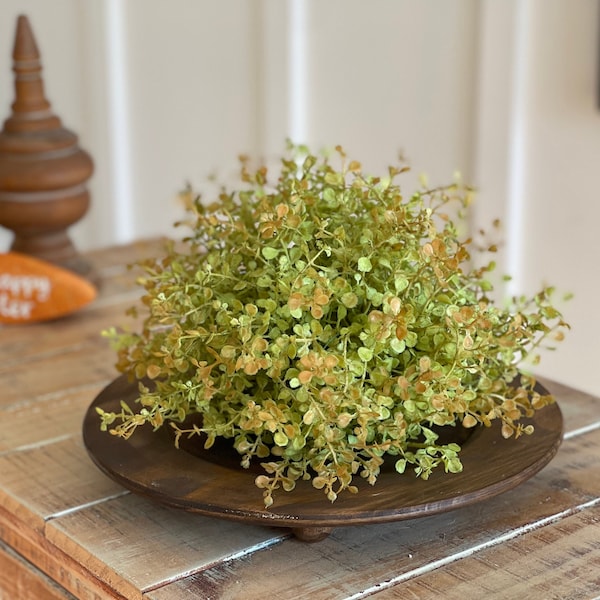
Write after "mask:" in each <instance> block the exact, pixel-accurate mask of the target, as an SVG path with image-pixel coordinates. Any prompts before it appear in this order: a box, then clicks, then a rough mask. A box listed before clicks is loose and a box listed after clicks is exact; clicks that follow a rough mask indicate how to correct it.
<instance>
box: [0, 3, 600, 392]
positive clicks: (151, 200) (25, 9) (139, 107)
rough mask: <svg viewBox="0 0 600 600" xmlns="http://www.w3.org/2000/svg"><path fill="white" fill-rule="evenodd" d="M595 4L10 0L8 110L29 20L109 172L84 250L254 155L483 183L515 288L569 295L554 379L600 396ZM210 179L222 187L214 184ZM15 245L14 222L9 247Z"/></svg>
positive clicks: (1, 51) (4, 62) (158, 229)
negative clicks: (342, 153) (304, 151)
mask: <svg viewBox="0 0 600 600" xmlns="http://www.w3.org/2000/svg"><path fill="white" fill-rule="evenodd" d="M597 11H598V6H597V2H596V0H454V1H453V2H444V1H442V0H429V1H426V2H424V1H422V0H371V1H370V2H365V1H364V0H253V1H248V0H221V1H220V2H214V1H211V0H195V1H194V2H190V1H189V0H170V1H169V2H165V1H164V0H163V1H160V0H126V1H125V0H94V1H92V0H52V2H49V1H48V0H3V1H2V4H0V111H1V113H0V114H1V115H2V117H4V116H5V115H7V114H8V106H9V103H10V102H11V100H12V80H11V72H10V52H11V46H12V40H13V32H14V21H15V18H16V15H17V14H19V13H26V14H27V15H28V16H29V17H30V20H31V22H32V25H33V28H34V32H35V34H36V37H37V39H38V43H39V46H40V49H41V51H42V57H43V63H44V75H45V80H46V89H47V93H48V97H49V99H50V100H51V102H52V103H53V107H54V109H55V111H56V112H57V113H58V114H59V116H61V117H62V118H63V120H64V122H65V124H66V125H67V126H69V127H70V128H72V129H73V130H75V131H76V132H77V133H78V134H79V135H80V138H81V144H82V146H83V147H85V148H86V149H87V150H89V151H90V152H91V154H92V155H93V157H94V159H95V163H96V173H95V175H94V177H93V180H92V182H91V184H90V187H91V191H92V194H93V200H92V202H93V204H92V209H91V211H90V213H89V214H88V215H87V216H86V218H85V219H84V220H83V221H82V222H81V223H80V224H78V225H77V226H75V227H74V228H73V236H74V238H75V240H76V242H77V244H78V245H79V247H81V248H82V249H85V248H93V247H97V246H103V245H107V244H112V243H116V242H124V241H128V240H131V239H135V238H137V237H146V236H151V235H156V234H171V233H173V230H172V228H171V224H172V222H173V221H174V220H176V219H177V218H178V217H179V215H180V207H179V205H178V203H177V201H176V200H175V196H176V193H177V191H178V190H179V189H181V187H182V186H183V185H184V183H185V182H186V181H187V180H190V181H192V182H193V183H195V184H196V185H200V186H201V187H207V186H206V177H207V175H208V174H210V173H212V172H215V171H216V172H217V174H218V175H219V177H220V178H221V179H225V180H231V179H233V176H234V175H235V172H236V168H237V161H236V157H237V155H238V154H239V153H242V152H244V153H250V154H252V155H254V156H258V157H262V158H263V159H264V160H266V161H267V162H268V163H272V162H273V161H274V159H275V158H276V156H277V155H278V154H279V153H280V152H281V150H282V149H283V146H284V139H285V138H286V137H288V136H289V137H292V138H293V139H295V140H296V141H299V142H307V143H309V144H310V145H312V146H313V147H314V148H319V147H321V146H323V145H328V146H332V145H335V144H338V143H341V144H342V145H343V146H344V147H345V148H346V150H347V151H348V152H349V153H350V154H351V155H352V156H353V157H355V158H357V159H359V160H361V161H362V162H363V163H364V164H365V165H366V167H367V168H368V169H370V170H373V171H378V170H381V169H383V168H384V167H385V166H387V165H388V164H389V163H391V162H393V161H394V160H395V159H396V156H397V154H398V152H399V151H402V152H403V153H404V154H405V156H406V157H407V158H408V159H409V161H410V163H411V164H412V165H413V168H414V175H413V176H411V177H412V178H411V177H409V178H407V185H408V184H411V183H412V182H413V181H414V179H415V178H416V175H417V174H418V173H421V172H426V173H427V174H428V176H429V180H430V181H431V183H435V184H437V183H444V182H447V181H448V180H450V179H451V177H452V175H453V173H454V171H455V170H460V171H462V172H463V174H464V175H465V178H466V179H467V180H470V181H472V182H473V183H475V184H476V185H477V186H478V187H479V189H480V194H479V200H478V203H477V204H476V212H475V215H474V221H473V225H474V228H475V229H476V228H478V227H480V226H487V225H488V224H489V223H490V222H491V220H492V219H494V218H496V217H501V218H502V219H503V221H504V224H505V226H504V231H503V236H504V239H505V245H504V248H503V250H502V252H501V254H500V256H499V259H500V270H501V271H508V272H510V273H512V274H513V275H515V278H514V280H513V283H512V284H511V287H510V288H509V290H508V291H509V292H511V293H512V292H515V293H520V292H523V291H527V292H532V291H535V290H537V289H538V288H539V286H540V285H541V284H542V283H543V282H552V283H554V284H556V286H557V287H558V288H559V289H560V290H564V291H571V292H573V293H574V294H575V299H574V300H573V301H572V302H571V303H570V304H568V305H567V306H565V308H564V310H565V314H566V316H567V319H568V320H569V321H570V322H571V323H572V325H573V332H572V333H571V335H570V336H569V337H568V339H567V342H565V343H564V344H563V346H562V347H561V348H560V352H558V353H557V354H556V356H555V357H554V356H550V357H545V358H544V361H543V362H542V365H541V367H540V371H541V372H542V373H546V374H550V375H551V376H553V377H554V378H556V379H559V380H561V381H563V382H565V383H571V384H574V385H576V386H578V387H581V388H583V389H587V390H589V391H594V392H596V393H600V382H598V381H596V378H595V372H594V371H595V368H596V366H597V364H598V362H599V359H600V352H599V351H598V349H597V345H596V340H597V339H600V319H599V318H596V317H594V308H595V307H594V306H593V303H594V298H595V297H596V295H597V294H600V283H598V281H597V278H596V275H595V274H596V272H597V270H598V269H597V267H596V264H595V263H596V258H595V257H596V255H597V250H596V243H595V228H596V225H597V223H598V222H599V216H600V215H599V211H600V203H599V202H598V201H597V200H596V198H595V195H596V193H597V192H595V190H597V189H598V184H599V183H600V182H599V181H598V178H600V169H598V168H597V167H596V165H598V164H599V160H598V159H600V110H599V109H598V108H597V105H596V92H595V89H596V72H597V70H598V64H597V54H598V52H597V49H598V35H599V34H598V31H597V27H596V24H597V22H598V13H597ZM207 189H209V188H208V187H207ZM9 238H10V236H9V235H8V234H7V233H6V232H1V231H0V250H2V249H3V248H7V247H8V243H9Z"/></svg>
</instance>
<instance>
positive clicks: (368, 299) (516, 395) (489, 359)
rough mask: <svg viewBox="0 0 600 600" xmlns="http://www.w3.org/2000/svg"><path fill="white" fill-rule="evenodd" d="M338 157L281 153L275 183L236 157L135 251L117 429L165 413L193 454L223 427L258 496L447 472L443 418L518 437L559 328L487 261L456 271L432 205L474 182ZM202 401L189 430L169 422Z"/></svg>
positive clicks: (118, 337)
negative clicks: (214, 195)
mask: <svg viewBox="0 0 600 600" xmlns="http://www.w3.org/2000/svg"><path fill="white" fill-rule="evenodd" d="M336 150H337V152H336V153H335V154H334V156H333V158H326V157H323V158H318V157H316V156H313V155H311V154H310V153H308V151H307V150H305V149H302V148H298V147H293V148H292V149H291V152H290V153H289V154H288V155H286V157H285V158H283V159H282V162H281V171H280V174H279V178H278V179H277V181H276V182H273V183H272V187H271V185H270V184H269V182H268V177H267V170H266V168H260V169H258V170H257V171H255V172H251V171H250V169H249V167H248V164H247V162H246V161H243V163H242V181H243V184H242V185H241V186H240V188H241V189H240V190H238V191H235V192H229V191H226V190H224V191H222V193H221V194H220V195H219V197H218V201H216V202H215V203H213V204H209V205H205V204H204V203H203V202H202V201H201V198H200V197H199V196H194V193H193V192H192V191H191V190H188V191H187V194H186V197H187V200H188V202H187V204H188V209H189V215H190V221H189V222H188V223H187V224H188V225H189V226H190V227H191V234H190V236H189V237H188V238H186V239H185V240H184V243H183V248H181V246H178V245H177V244H175V243H170V244H169V245H168V247H167V248H166V250H165V254H164V256H162V257H161V258H158V259H155V260H154V259H153V260H149V261H145V262H143V263H141V264H142V266H143V268H144V270H145V276H144V277H142V278H140V284H141V285H142V286H143V287H144V288H145V295H144V296H143V298H142V304H143V305H144V311H145V318H144V322H143V328H142V329H141V331H140V332H139V333H127V332H123V331H119V332H117V331H115V330H114V329H112V330H111V331H110V332H108V335H109V336H110V337H111V338H112V340H113V343H114V345H115V347H116V348H117V352H118V364H117V367H118V369H119V370H120V371H122V372H125V373H129V374H130V376H131V377H132V378H135V379H137V380H139V381H140V383H139V398H138V403H139V405H138V406H137V408H136V409H135V410H134V409H133V408H131V407H129V406H127V405H125V404H123V405H122V410H121V411H120V412H119V413H105V412H103V411H99V412H100V415H101V422H102V427H103V428H104V429H110V431H111V433H113V434H115V435H119V436H122V437H125V438H126V437H128V436H129V435H131V434H132V433H133V432H134V430H135V429H136V427H138V426H140V425H142V424H144V423H149V424H150V426H152V427H154V428H158V427H161V426H162V425H163V423H165V422H171V425H172V426H173V427H174V428H175V430H176V443H177V442H178V441H179V437H180V436H181V435H194V434H202V435H204V436H206V442H205V446H206V447H207V448H208V447H210V446H211V445H212V444H213V443H214V441H215V439H216V438H217V437H223V438H230V439H231V441H232V444H233V446H234V447H235V448H236V450H237V451H238V452H239V454H240V455H241V456H240V461H241V465H242V466H244V467H248V466H249V465H250V462H251V461H254V460H257V461H260V462H261V464H262V468H263V469H264V473H263V474H261V475H259V476H258V477H257V478H256V485H257V486H258V487H259V488H261V489H262V490H263V495H264V502H265V506H267V507H268V506H270V505H271V504H272V503H273V493H274V491H275V490H277V489H278V488H283V490H285V491H291V490H293V489H294V487H295V485H296V482H297V481H298V480H299V479H306V480H311V481H312V485H313V486H314V487H315V488H317V489H322V490H323V491H324V492H325V494H326V496H327V498H328V499H329V500H331V501H332V502H333V501H334V500H335V499H336V497H337V495H338V494H339V493H340V492H341V491H342V490H348V491H349V492H357V491H358V490H357V487H356V485H355V484H356V481H355V477H357V476H358V477H363V478H366V479H367V480H368V482H369V483H371V484H375V483H376V480H377V477H378V474H379V473H380V469H381V467H382V464H383V461H384V458H386V457H393V458H391V459H390V460H392V462H393V463H395V468H396V471H398V473H403V472H404V471H405V469H407V468H409V467H410V468H412V469H414V471H415V473H416V474H417V475H419V476H421V477H422V478H424V479H427V478H428V476H429V475H430V474H431V472H432V470H433V469H434V468H436V467H437V466H439V465H441V467H442V468H443V469H444V470H445V471H446V472H449V473H456V472H459V471H461V470H462V465H461V462H460V447H459V445H458V444H456V443H447V444H443V443H440V441H439V439H438V434H437V433H436V432H437V431H439V428H440V427H455V426H456V425H459V424H461V425H462V426H463V427H466V428H470V427H474V426H476V425H478V424H481V425H483V426H489V425H490V424H491V422H492V421H493V420H495V419H499V420H501V422H502V427H501V432H502V435H503V436H504V437H505V438H508V437H511V436H513V435H514V436H515V437H516V436H519V435H521V434H523V433H527V434H528V433H531V432H532V427H531V426H530V425H527V426H524V425H522V424H521V423H520V419H521V417H523V416H531V415H532V414H533V411H534V410H535V409H539V408H541V407H543V406H544V405H546V404H547V403H549V402H551V401H552V398H551V397H549V396H542V395H540V394H539V393H538V392H537V391H535V390H534V389H533V387H534V383H535V381H534V378H533V377H532V376H526V375H523V374H522V373H520V370H519V366H520V365H521V364H522V362H523V361H524V360H525V359H526V358H528V357H529V359H531V358H532V357H533V355H534V354H535V353H536V348H538V347H539V346H540V344H541V343H542V342H543V341H544V340H547V339H549V338H550V337H552V338H556V339H560V337H562V329H563V328H564V327H566V324H565V323H564V321H563V320H562V318H561V315H560V313H559V312H558V311H557V310H556V309H555V308H554V307H553V306H552V304H551V301H550V290H549V289H544V290H543V291H541V292H540V293H539V294H537V295H535V296H534V297H533V298H519V299H514V300H513V302H512V303H511V305H510V306H508V307H498V306H497V305H496V304H495V303H494V302H492V300H491V299H490V297H489V292H490V291H491V288H492V286H491V284H490V282H489V281H488V277H489V271H490V270H491V269H492V268H493V266H494V265H493V262H490V263H488V264H486V266H484V267H478V268H476V267H473V266H470V265H471V260H470V259H471V257H470V251H469V248H471V247H472V244H471V243H470V241H469V240H465V241H461V240H460V236H459V234H458V232H457V226H456V224H455V222H454V221H453V220H452V219H450V218H449V217H448V215H447V214H446V211H447V210H448V208H449V206H450V205H451V204H453V203H454V204H456V206H457V207H458V211H459V214H460V212H461V211H462V210H463V209H465V208H466V207H467V205H468V204H469V201H470V198H471V190H470V189H468V188H467V187H464V186H462V185H460V184H453V185H450V186H447V187H441V188H437V189H423V190H421V191H417V192H416V193H413V194H412V195H409V196H406V195H405V194H404V192H403V191H402V190H401V188H400V186H399V185H398V184H397V183H396V179H397V176H398V175H400V174H401V173H402V172H403V171H404V170H406V168H405V167H403V168H394V167H390V168H389V172H388V173H387V174H386V176H385V177H382V178H377V177H370V176H366V175H365V174H363V172H362V169H361V165H360V164H359V163H358V162H356V161H350V160H348V159H347V157H346V155H345V153H344V151H343V150H342V149H341V148H339V147H338V148H337V149H336ZM334 164H335V165H337V167H338V168H335V166H334ZM134 312H135V308H134ZM149 382H151V384H150V383H149ZM196 413H197V414H200V415H201V417H202V425H201V426H198V425H194V426H190V427H186V426H185V425H183V426H182V425H181V423H182V422H183V421H184V420H185V419H186V418H187V417H188V416H190V415H192V414H196ZM399 476H400V475H399Z"/></svg>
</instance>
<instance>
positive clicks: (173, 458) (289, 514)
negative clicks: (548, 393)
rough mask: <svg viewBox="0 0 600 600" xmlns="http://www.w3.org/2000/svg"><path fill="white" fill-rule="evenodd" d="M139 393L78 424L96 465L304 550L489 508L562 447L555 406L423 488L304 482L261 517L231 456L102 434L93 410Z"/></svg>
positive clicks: (483, 431) (127, 389)
mask: <svg viewBox="0 0 600 600" xmlns="http://www.w3.org/2000/svg"><path fill="white" fill-rule="evenodd" d="M136 395H137V384H136V383H133V384H132V383H129V382H128V381H127V378H126V377H124V376H121V377H119V378H117V379H115V380H114V381H113V382H112V383H111V384H110V385H108V386H107V387H106V388H105V389H104V390H103V391H102V392H101V393H100V394H99V395H98V396H97V397H96V399H95V400H94V402H93V403H92V404H91V405H90V407H89V409H88V411H87V413H86V415H85V419H84V422H83V439H84V443H85V446H86V448H87V450H88V452H89V455H90V456H91V458H92V460H93V461H94V462H95V463H96V465H97V466H98V467H99V468H100V469H101V470H102V471H103V472H104V473H106V474H107V475H108V476H109V477H111V478H112V479H113V480H115V481H117V482H118V483H120V484H121V485H123V486H124V487H125V488H127V489H129V490H131V491H132V492H134V493H138V494H141V495H144V496H146V497H148V498H150V499H152V500H155V501H158V502H160V503H163V504H165V505H168V506H173V507H177V508H181V509H184V510H186V511H190V512H196V513H200V514H203V515H208V516H212V517H220V518H224V519H234V520H238V521H243V522H246V523H253V524H259V525H269V526H276V527H286V528H291V529H292V530H293V532H294V534H295V535H296V536H297V537H298V538H300V539H303V540H306V541H316V540H318V539H322V538H324V537H326V536H327V535H328V534H329V533H330V532H331V530H332V529H333V528H334V527H341V526H344V525H359V524H369V523H382V522H390V521H397V520H402V519H411V518H415V517H422V516H425V515H430V514H434V513H440V512H445V511H448V510H452V509H455V508H459V507H462V506H466V505H469V504H473V503H475V502H479V501H482V500H486V499H488V498H491V497H492V496H495V495H497V494H500V493H501V492H505V491H507V490H510V489H512V488H514V487H515V486H517V485H519V484H520V483H523V482H524V481H526V480H527V479H529V478H530V477H532V476H533V475H535V474H536V473H537V472H538V471H540V469H542V468H543V467H544V466H545V465H546V464H547V463H548V462H549V461H550V460H551V459H552V457H553V456H554V455H555V454H556V451H557V450H558V447H559V445H560V443H561V441H562V427H563V420H562V415H561V412H560V409H559V407H558V405H557V404H552V405H550V406H547V407H545V408H543V409H542V410H540V411H538V412H537V413H536V414H535V416H534V417H533V418H532V419H527V420H524V421H523V422H524V423H532V424H533V425H534V426H535V433H534V434H533V435H529V436H527V435H524V436H521V437H520V438H519V439H516V440H515V439H509V440H504V439H503V438H502V436H501V434H500V424H499V423H495V424H494V425H493V426H492V427H490V428H485V427H481V428H478V429H477V430H475V431H474V433H473V434H472V435H471V436H470V437H469V438H468V440H467V441H466V442H464V443H463V444H462V451H461V454H460V456H461V460H462V463H463V466H464V469H463V471H462V473H458V474H446V473H444V472H443V469H438V470H436V471H434V473H433V474H432V475H431V477H430V478H429V479H428V480H427V481H424V480H422V479H420V478H418V477H415V476H414V475H413V474H412V472H407V473H405V474H404V475H399V474H398V473H396V472H395V471H394V470H393V469H390V470H383V471H382V473H381V474H380V475H379V477H378V479H377V483H376V484H375V485H374V486H370V485H368V484H367V483H366V482H365V481H364V480H361V479H360V478H357V480H359V481H357V485H358V487H359V492H358V493H357V494H350V493H342V494H340V496H339V497H338V499H337V500H336V501H335V502H334V503H330V502H329V501H328V500H327V499H326V498H325V496H324V494H323V492H322V491H320V490H316V489H314V488H313V487H312V485H311V484H310V482H305V481H301V482H298V484H297V487H296V489H294V490H293V491H292V492H289V493H288V492H284V491H282V490H279V491H278V493H276V495H275V496H274V499H275V503H274V504H273V506H271V507H270V508H269V509H268V510H267V509H265V508H264V506H263V498H262V492H261V490H259V489H258V488H257V487H256V486H255V485H254V479H255V477H256V471H255V470H253V469H249V470H246V469H242V468H241V467H239V466H238V464H237V461H236V460H232V456H231V452H235V451H234V450H231V451H230V452H227V451H224V452H223V460H219V456H218V455H217V456H216V455H215V452H214V451H213V452H210V453H206V455H203V453H202V451H199V450H198V448H197V447H195V448H193V449H191V451H186V450H183V449H177V448H175V446H174V443H173V441H174V440H173V435H172V433H171V432H170V431H169V429H170V428H169V427H163V428H162V429H160V430H158V431H156V432H154V431H152V429H151V428H150V427H148V426H143V427H140V428H138V430H137V431H136V432H135V434H134V435H133V436H132V437H131V438H129V439H128V440H123V439H122V438H118V437H115V436H111V435H109V434H107V433H106V432H102V431H100V420H99V417H98V415H97V413H96V407H101V408H102V409H104V410H105V411H108V412H111V411H118V410H119V403H120V401H121V400H124V401H125V402H127V403H128V404H130V405H132V406H133V404H134V402H135V398H136Z"/></svg>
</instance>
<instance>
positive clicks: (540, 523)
mask: <svg viewBox="0 0 600 600" xmlns="http://www.w3.org/2000/svg"><path fill="white" fill-rule="evenodd" d="M595 506H600V498H594V499H592V500H589V501H587V502H584V503H582V504H578V505H576V506H573V507H570V508H567V509H565V510H562V511H560V512H558V513H555V514H553V515H549V516H548V517H544V518H543V519H538V520H537V521H535V522H533V523H529V524H528V525H523V526H521V527H517V528H516V529H511V530H510V531H507V532H506V533H503V534H502V535H499V536H497V537H495V538H493V539H491V540H488V541H486V542H482V543H480V544H477V545H475V546H472V547H470V548H467V549H465V550H461V551H460V552H457V553H455V554H452V555H450V556H446V557H444V558H440V559H438V560H435V561H433V562H430V563H428V564H425V565H422V566H420V567H417V568H416V569H412V570H410V571H406V572H405V573H401V574H400V575H397V576H396V577H393V578H392V579H388V580H387V581H383V582H381V583H377V584H375V585H372V586H371V587H368V588H366V589H364V590H362V591H360V592H357V593H355V594H352V595H351V596H348V597H346V599H345V600H361V599H362V598H366V597H368V596H371V595H373V594H376V593H378V592H382V591H383V590H386V589H389V588H392V587H394V586H395V585H398V584H399V583H403V582H404V581H408V580H409V579H413V578H414V577H419V576H420V575H424V574H426V573H430V572H431V571H434V570H436V569H439V568H440V567H444V566H446V565H449V564H452V563H454V562H457V561H458V560H461V559H463V558H468V557H469V556H472V555H474V554H476V553H477V552H481V551H482V550H487V549H488V548H492V547H494V546H497V545H499V544H503V543H504V542H508V541H510V540H513V539H515V538H517V537H519V536H521V535H524V534H526V533H530V532H532V531H535V530H537V529H540V528H542V527H545V526H546V525H551V524H553V523H556V522H558V521H560V520H562V519H564V518H565V517H570V516H572V515H575V514H577V513H580V512H582V511H584V510H586V509H589V508H594V507H595Z"/></svg>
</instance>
